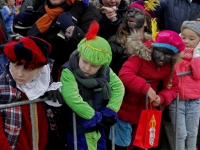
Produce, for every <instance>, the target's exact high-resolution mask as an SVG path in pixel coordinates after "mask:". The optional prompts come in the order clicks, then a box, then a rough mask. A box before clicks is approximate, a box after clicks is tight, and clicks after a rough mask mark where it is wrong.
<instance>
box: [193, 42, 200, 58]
mask: <svg viewBox="0 0 200 150" xmlns="http://www.w3.org/2000/svg"><path fill="white" fill-rule="evenodd" d="M196 57H200V42H199V43H198V45H197V46H196V47H195V48H194V51H193V58H196Z"/></svg>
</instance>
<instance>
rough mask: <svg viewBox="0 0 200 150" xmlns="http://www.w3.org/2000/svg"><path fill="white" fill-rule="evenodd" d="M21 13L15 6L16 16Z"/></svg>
mask: <svg viewBox="0 0 200 150" xmlns="http://www.w3.org/2000/svg"><path fill="white" fill-rule="evenodd" d="M18 14H19V9H17V8H15V16H16V15H18Z"/></svg>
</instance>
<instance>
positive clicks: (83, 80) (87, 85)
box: [69, 50, 111, 101]
mask: <svg viewBox="0 0 200 150" xmlns="http://www.w3.org/2000/svg"><path fill="white" fill-rule="evenodd" d="M78 55H79V52H78V51H77V50H75V51H74V52H73V53H72V54H71V56H70V58H69V63H70V66H71V68H72V73H73V74H74V76H75V79H76V81H77V82H78V83H80V84H78V86H79V90H80V95H81V96H82V98H83V100H84V101H92V100H93V95H94V89H95V88H102V90H101V93H102V98H103V99H105V100H108V99H109V98H110V96H111V89H110V86H109V84H108V81H107V80H106V78H105V75H106V69H105V67H101V68H100V69H99V70H98V71H97V73H96V74H94V75H90V76H85V75H84V73H83V72H82V71H81V69H80V68H79V64H78V62H79V56H78Z"/></svg>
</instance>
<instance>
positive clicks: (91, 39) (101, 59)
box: [78, 21, 112, 66]
mask: <svg viewBox="0 0 200 150" xmlns="http://www.w3.org/2000/svg"><path fill="white" fill-rule="evenodd" d="M98 30H99V24H98V23H97V22H96V21H94V22H92V23H91V25H90V28H89V30H88V32H87V34H86V37H85V38H84V39H83V40H81V42H80V43H79V44H78V52H79V53H80V54H81V56H82V57H83V58H84V59H85V60H86V61H88V62H89V63H91V64H94V65H102V66H109V65H110V62H111V60H112V51H111V48H110V45H109V44H108V42H107V41H106V40H105V39H103V38H101V37H99V36H96V34H97V32H98Z"/></svg>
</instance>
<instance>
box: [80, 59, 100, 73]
mask: <svg viewBox="0 0 200 150" xmlns="http://www.w3.org/2000/svg"><path fill="white" fill-rule="evenodd" d="M79 67H80V69H81V71H82V72H83V73H84V75H85V76H91V75H94V74H96V73H97V71H98V70H99V69H100V68H101V67H102V66H99V65H93V64H91V63H89V62H87V61H86V60H85V59H84V58H83V57H82V56H80V57H79Z"/></svg>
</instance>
